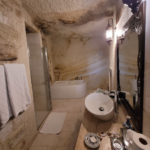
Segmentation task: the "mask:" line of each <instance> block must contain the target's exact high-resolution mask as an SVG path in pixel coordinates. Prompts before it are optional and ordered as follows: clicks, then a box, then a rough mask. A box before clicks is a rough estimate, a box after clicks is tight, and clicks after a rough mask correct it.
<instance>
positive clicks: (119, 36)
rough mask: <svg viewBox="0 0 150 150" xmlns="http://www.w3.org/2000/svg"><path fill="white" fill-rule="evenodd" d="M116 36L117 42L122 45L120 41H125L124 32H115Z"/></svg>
mask: <svg viewBox="0 0 150 150" xmlns="http://www.w3.org/2000/svg"><path fill="white" fill-rule="evenodd" d="M116 34H117V41H118V42H121V44H122V41H123V40H124V39H125V31H124V30H117V31H116Z"/></svg>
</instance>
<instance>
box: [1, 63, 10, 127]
mask: <svg viewBox="0 0 150 150" xmlns="http://www.w3.org/2000/svg"><path fill="white" fill-rule="evenodd" d="M11 116H12V111H11V107H10V101H9V99H8V93H7V87H6V78H5V72H4V66H3V65H0V128H3V127H4V125H5V124H6V123H7V122H8V120H9V118H10V117H11Z"/></svg>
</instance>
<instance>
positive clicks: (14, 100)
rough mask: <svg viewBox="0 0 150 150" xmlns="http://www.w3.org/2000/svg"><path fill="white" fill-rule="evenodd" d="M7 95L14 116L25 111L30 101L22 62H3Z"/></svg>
mask: <svg viewBox="0 0 150 150" xmlns="http://www.w3.org/2000/svg"><path fill="white" fill-rule="evenodd" d="M4 69H5V74H6V81H7V86H8V95H9V99H10V105H11V109H12V113H13V115H14V116H15V117H17V116H18V114H19V113H20V112H23V111H25V110H26V109H27V108H28V106H29V104H30V103H31V97H30V93H29V87H28V82H27V76H26V70H25V66H24V64H4Z"/></svg>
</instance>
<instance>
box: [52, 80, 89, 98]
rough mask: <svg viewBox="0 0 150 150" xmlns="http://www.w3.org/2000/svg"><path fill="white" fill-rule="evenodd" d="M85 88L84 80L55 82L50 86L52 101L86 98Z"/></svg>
mask: <svg viewBox="0 0 150 150" xmlns="http://www.w3.org/2000/svg"><path fill="white" fill-rule="evenodd" d="M86 92H87V88H86V82H85V81H84V80H73V81H56V82H55V83H54V84H53V85H51V98H52V99H75V98H82V97H84V96H86Z"/></svg>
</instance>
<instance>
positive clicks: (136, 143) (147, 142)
mask: <svg viewBox="0 0 150 150" xmlns="http://www.w3.org/2000/svg"><path fill="white" fill-rule="evenodd" d="M132 142H133V143H132V148H133V150H150V139H149V138H147V137H146V136H144V135H143V134H139V133H136V134H133V139H132Z"/></svg>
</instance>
